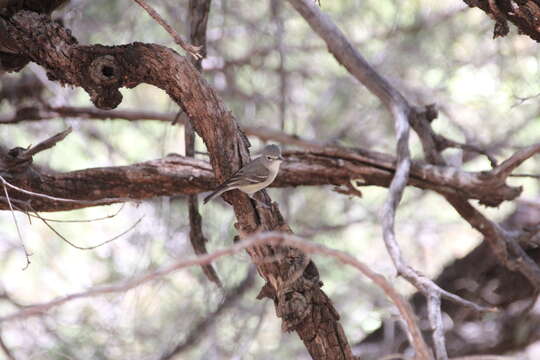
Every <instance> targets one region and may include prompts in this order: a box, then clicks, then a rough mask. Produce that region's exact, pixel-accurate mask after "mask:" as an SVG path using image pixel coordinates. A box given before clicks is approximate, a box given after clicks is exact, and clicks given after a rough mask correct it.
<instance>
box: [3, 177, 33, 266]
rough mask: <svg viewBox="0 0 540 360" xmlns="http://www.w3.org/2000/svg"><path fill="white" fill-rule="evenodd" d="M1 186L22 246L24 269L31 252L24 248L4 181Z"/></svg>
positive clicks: (28, 261)
mask: <svg viewBox="0 0 540 360" xmlns="http://www.w3.org/2000/svg"><path fill="white" fill-rule="evenodd" d="M3 188H4V194H5V195H6V201H7V203H8V205H9V209H10V211H11V216H12V217H13V222H14V223H15V227H16V228H17V235H18V237H19V241H20V242H21V246H22V249H23V251H24V256H25V258H26V264H25V265H24V266H23V268H22V269H23V270H26V269H28V267H29V266H30V256H31V255H32V254H30V253H29V252H28V250H27V249H26V245H24V240H23V237H22V233H21V229H20V228H19V223H18V222H17V217H16V216H15V211H14V210H13V205H11V200H10V198H9V194H8V191H7V188H6V184H5V183H4V184H3Z"/></svg>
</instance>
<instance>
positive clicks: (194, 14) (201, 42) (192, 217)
mask: <svg viewBox="0 0 540 360" xmlns="http://www.w3.org/2000/svg"><path fill="white" fill-rule="evenodd" d="M210 1H211V0H190V1H189V25H190V41H191V43H192V44H194V45H195V46H199V47H200V48H201V50H200V55H201V57H199V58H195V57H194V58H192V59H191V62H192V63H193V65H195V67H196V68H197V70H199V71H202V59H203V57H205V56H206V24H207V22H208V13H209V11H210ZM184 142H185V146H186V156H190V157H195V131H194V130H193V126H192V125H191V122H190V121H189V120H188V121H185V125H184ZM188 209H189V226H190V229H189V241H190V242H191V246H193V250H195V253H196V254H197V255H204V254H206V253H207V252H208V251H207V250H206V242H207V241H208V239H206V237H205V236H204V233H203V231H202V217H201V214H200V213H199V201H198V198H197V195H190V196H189V197H188ZM201 267H202V269H203V272H204V274H205V275H206V277H207V278H208V279H209V280H210V281H212V282H214V283H215V284H216V285H218V286H219V287H222V284H221V281H220V279H219V276H218V274H217V272H216V270H215V269H214V267H213V266H212V264H206V265H202V266H201Z"/></svg>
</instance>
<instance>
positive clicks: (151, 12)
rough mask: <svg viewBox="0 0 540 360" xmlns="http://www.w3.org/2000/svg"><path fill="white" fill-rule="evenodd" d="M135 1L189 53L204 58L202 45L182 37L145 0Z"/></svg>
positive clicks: (196, 57) (197, 57)
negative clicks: (193, 43)
mask: <svg viewBox="0 0 540 360" xmlns="http://www.w3.org/2000/svg"><path fill="white" fill-rule="evenodd" d="M133 1H135V2H136V3H137V4H139V6H140V7H142V8H143V9H144V10H146V12H147V13H148V15H150V16H151V17H152V18H153V19H154V20H156V22H157V23H158V24H159V25H161V27H163V29H165V31H167V32H168V33H169V34H170V35H171V36H172V37H173V39H174V42H175V43H177V44H178V45H179V46H180V47H181V48H182V49H184V50H185V51H186V52H187V53H188V54H190V55H191V56H193V57H194V58H195V59H202V55H201V54H200V51H201V49H202V47H201V46H195V45H191V44H188V43H186V42H185V41H184V40H183V39H182V38H181V37H180V35H178V33H177V32H176V30H174V29H173V28H172V26H170V25H169V24H167V22H166V21H165V20H164V19H163V18H162V17H161V16H160V15H159V14H158V13H157V12H156V10H154V9H153V8H152V7H151V6H150V5H148V4H147V3H146V2H145V1H143V0H133Z"/></svg>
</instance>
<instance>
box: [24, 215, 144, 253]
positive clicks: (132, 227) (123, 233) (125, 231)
mask: <svg viewBox="0 0 540 360" xmlns="http://www.w3.org/2000/svg"><path fill="white" fill-rule="evenodd" d="M35 215H36V216H37V217H38V218H39V219H40V220H41V221H43V223H44V224H45V225H47V227H48V228H49V229H51V230H52V231H53V232H54V233H55V234H56V235H58V237H59V238H61V239H62V240H63V241H65V242H66V243H67V244H69V245H70V246H72V247H74V248H75V249H79V250H93V249H96V248H98V247H100V246H103V245H105V244H108V243H110V242H113V241H114V240H116V239H118V238H120V237H122V236H124V235H125V234H127V233H128V232H130V231H131V230H133V229H134V228H135V227H136V226H137V225H139V223H140V222H141V221H142V219H143V218H144V216H141V217H140V218H139V219H138V220H137V221H135V223H133V225H131V226H130V227H129V228H127V229H126V230H124V231H122V232H121V233H120V234H118V235H116V236H114V237H112V238H110V239H108V240H105V241H102V242H100V243H99V244H97V245H92V246H79V245H76V244H74V243H73V242H71V241H69V240H68V239H67V238H66V237H65V236H63V235H62V234H60V233H59V232H58V230H56V229H55V228H54V227H53V226H51V224H49V222H48V221H47V220H45V219H44V218H42V217H41V216H40V215H39V214H38V213H35Z"/></svg>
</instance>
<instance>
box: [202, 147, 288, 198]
mask: <svg viewBox="0 0 540 360" xmlns="http://www.w3.org/2000/svg"><path fill="white" fill-rule="evenodd" d="M283 160H284V159H283V157H282V156H281V149H280V148H279V146H278V145H275V144H269V145H266V146H265V147H264V149H263V151H262V155H261V156H259V157H258V158H256V159H253V160H252V161H250V162H249V163H247V164H246V165H245V166H244V167H242V168H240V169H239V170H238V171H236V172H235V173H234V174H233V175H232V176H231V177H229V178H228V179H227V180H225V181H224V182H223V183H221V184H220V185H219V186H218V187H216V188H215V189H214V190H213V191H212V192H211V193H210V195H208V196H207V197H205V198H204V200H203V202H204V204H206V203H207V202H209V201H210V200H212V199H213V198H215V197H217V196H219V195H221V194H223V193H224V192H226V191H229V190H233V189H238V190H240V191H242V192H244V193H246V194H247V195H248V196H249V197H250V198H251V199H253V200H255V201H256V202H257V203H260V204H261V205H262V206H264V207H268V205H266V204H264V203H263V202H261V201H259V200H257V199H255V198H254V197H253V196H254V195H255V193H256V192H257V191H259V190H262V189H264V188H266V187H267V186H268V185H270V184H271V183H272V182H273V181H274V179H275V178H276V176H277V174H278V172H279V167H280V165H281V162H282V161H283Z"/></svg>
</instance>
